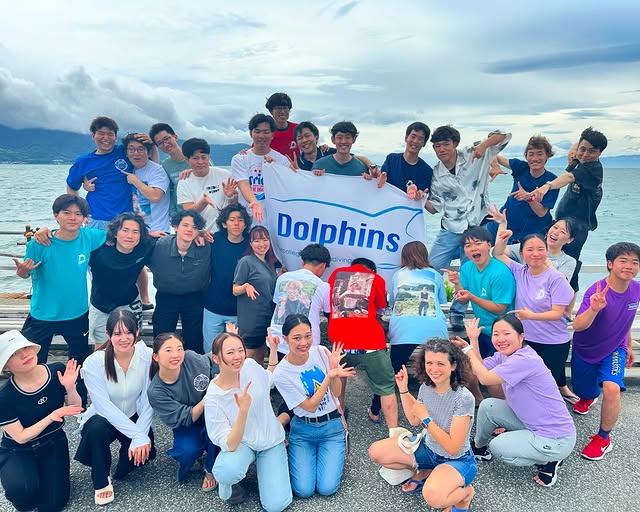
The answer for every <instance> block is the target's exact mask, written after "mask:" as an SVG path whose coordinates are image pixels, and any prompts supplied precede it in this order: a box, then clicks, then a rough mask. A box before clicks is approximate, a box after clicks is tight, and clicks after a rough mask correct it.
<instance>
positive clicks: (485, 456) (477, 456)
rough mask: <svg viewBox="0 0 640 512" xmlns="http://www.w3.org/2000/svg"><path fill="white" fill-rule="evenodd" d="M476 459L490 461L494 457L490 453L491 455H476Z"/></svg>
mask: <svg viewBox="0 0 640 512" xmlns="http://www.w3.org/2000/svg"><path fill="white" fill-rule="evenodd" d="M473 457H474V458H475V459H476V460H483V461H488V460H491V459H493V455H491V454H489V455H475V454H474V456H473Z"/></svg>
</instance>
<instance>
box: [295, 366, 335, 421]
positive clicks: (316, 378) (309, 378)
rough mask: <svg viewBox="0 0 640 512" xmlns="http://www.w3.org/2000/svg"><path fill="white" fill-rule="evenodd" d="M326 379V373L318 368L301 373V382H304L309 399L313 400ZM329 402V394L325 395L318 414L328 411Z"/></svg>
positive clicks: (303, 385)
mask: <svg viewBox="0 0 640 512" xmlns="http://www.w3.org/2000/svg"><path fill="white" fill-rule="evenodd" d="M324 379H325V373H324V372H323V371H322V370H321V369H320V368H318V367H317V366H314V367H313V368H310V369H308V370H304V371H303V372H301V373H300V381H301V382H302V387H303V388H304V392H305V394H306V395H307V398H311V397H312V396H313V395H314V394H315V392H316V391H317V390H318V388H319V387H320V386H321V385H322V381H324ZM328 401H329V399H328V397H327V393H325V395H324V396H323V397H322V401H321V402H320V405H319V406H318V412H320V413H321V412H323V411H324V410H325V409H326V407H327V402H328Z"/></svg>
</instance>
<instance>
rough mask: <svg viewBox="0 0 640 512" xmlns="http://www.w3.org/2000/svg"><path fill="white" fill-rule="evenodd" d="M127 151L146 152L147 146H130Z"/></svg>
mask: <svg viewBox="0 0 640 512" xmlns="http://www.w3.org/2000/svg"><path fill="white" fill-rule="evenodd" d="M127 151H128V152H129V153H146V152H147V148H145V147H144V146H137V147H133V146H129V147H128V148H127Z"/></svg>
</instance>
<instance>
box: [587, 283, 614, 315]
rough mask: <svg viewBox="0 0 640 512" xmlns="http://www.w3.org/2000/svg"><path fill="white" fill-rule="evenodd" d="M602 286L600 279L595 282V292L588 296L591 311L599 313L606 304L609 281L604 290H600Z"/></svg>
mask: <svg viewBox="0 0 640 512" xmlns="http://www.w3.org/2000/svg"><path fill="white" fill-rule="evenodd" d="M601 288H602V286H601V285H600V281H598V282H597V283H596V292H595V293H593V294H591V297H589V307H590V308H591V309H592V311H594V312H596V313H599V312H600V311H602V310H603V309H604V308H605V307H606V306H607V297H606V295H607V292H608V291H609V283H607V286H605V288H604V290H601Z"/></svg>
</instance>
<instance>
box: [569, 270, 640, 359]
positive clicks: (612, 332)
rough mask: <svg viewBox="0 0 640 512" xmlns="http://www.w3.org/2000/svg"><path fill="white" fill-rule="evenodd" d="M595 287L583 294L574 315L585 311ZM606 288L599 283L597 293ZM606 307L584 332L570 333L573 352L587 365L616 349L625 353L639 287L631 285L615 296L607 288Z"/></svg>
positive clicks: (634, 314) (604, 283) (636, 306)
mask: <svg viewBox="0 0 640 512" xmlns="http://www.w3.org/2000/svg"><path fill="white" fill-rule="evenodd" d="M596 285H597V283H594V284H593V285H591V287H590V288H589V289H588V290H587V291H586V293H585V294H584V298H583V299H582V304H580V309H578V314H581V313H582V312H584V311H586V310H587V309H589V298H590V297H591V295H592V294H593V293H595V291H596ZM606 286H607V282H606V280H605V279H603V280H602V281H600V289H601V290H604V289H605V287H606ZM606 298H607V305H606V306H605V308H604V309H603V310H602V311H600V312H599V313H598V314H597V315H596V318H595V319H594V320H593V323H592V324H591V326H590V327H589V328H588V329H585V330H584V331H580V332H574V333H573V351H574V352H575V353H576V354H577V355H578V357H579V358H580V359H582V360H584V361H586V362H587V363H591V364H597V363H599V362H600V361H602V360H603V359H604V358H606V357H608V356H610V355H611V354H613V352H615V351H616V350H617V349H619V348H622V349H624V350H625V351H626V350H627V341H628V336H629V330H630V329H631V324H633V319H634V318H635V316H636V312H637V311H638V301H640V283H638V281H631V282H630V283H629V287H628V288H627V291H626V292H624V293H618V292H616V291H613V290H612V289H611V288H609V291H607V297H606Z"/></svg>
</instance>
